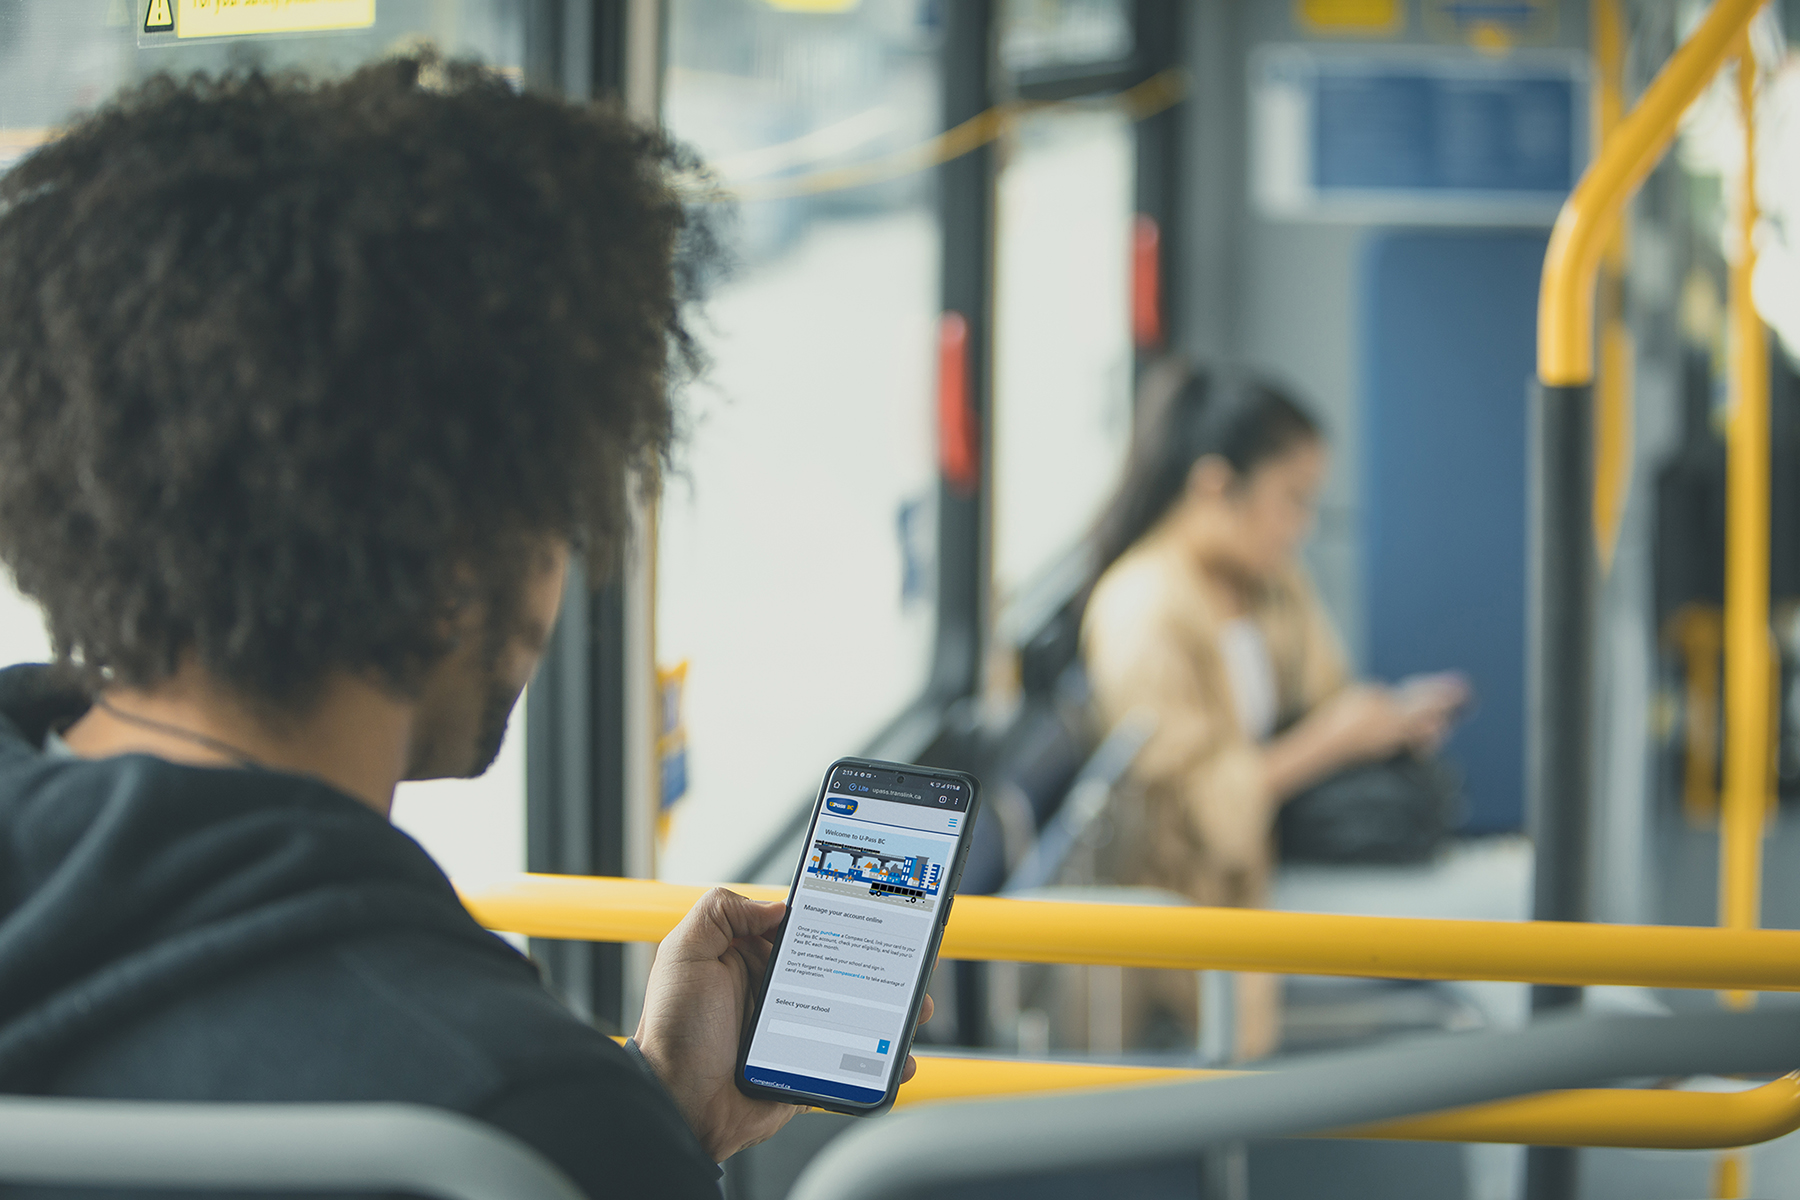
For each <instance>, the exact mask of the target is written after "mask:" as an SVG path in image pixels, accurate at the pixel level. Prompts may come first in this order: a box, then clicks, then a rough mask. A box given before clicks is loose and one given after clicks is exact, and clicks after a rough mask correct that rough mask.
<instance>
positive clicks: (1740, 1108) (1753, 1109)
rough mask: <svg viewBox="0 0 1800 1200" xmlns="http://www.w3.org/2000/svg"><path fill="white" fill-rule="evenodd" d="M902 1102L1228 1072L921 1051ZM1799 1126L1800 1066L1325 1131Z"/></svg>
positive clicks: (1643, 1138)
mask: <svg viewBox="0 0 1800 1200" xmlns="http://www.w3.org/2000/svg"><path fill="white" fill-rule="evenodd" d="M917 1057H918V1060H919V1073H918V1074H917V1075H915V1076H913V1078H912V1081H911V1082H910V1083H907V1084H905V1085H904V1086H903V1087H901V1089H900V1098H899V1100H898V1102H897V1103H899V1104H902V1105H905V1104H924V1103H928V1102H931V1101H938V1100H971V1099H977V1098H981V1097H993V1096H1011V1095H1018V1094H1020V1093H1023V1092H1049V1091H1073V1090H1077V1089H1086V1088H1100V1089H1104V1088H1115V1087H1132V1086H1139V1085H1142V1084H1146V1083H1175V1082H1180V1081H1183V1080H1190V1079H1204V1078H1207V1077H1222V1076H1225V1075H1231V1074H1235V1073H1236V1072H1231V1071H1192V1070H1179V1069H1175V1068H1167V1067H1118V1066H1105V1065H1099V1064H1089V1063H1056V1062H1027V1061H1015V1060H1010V1059H987V1058H955V1057H951V1056H948V1055H934V1054H920V1055H918V1056H917ZM1796 1129H1800V1073H1796V1074H1793V1075H1786V1076H1783V1077H1782V1078H1780V1079H1777V1080H1776V1081H1775V1082H1773V1083H1767V1084H1764V1085H1763V1086H1761V1087H1756V1088H1749V1089H1747V1090H1745V1091H1741V1092H1677V1091H1668V1090H1664V1089H1641V1088H1574V1089H1570V1090H1568V1091H1562V1092H1540V1093H1538V1094H1537V1095H1535V1096H1520V1097H1518V1098H1516V1099H1513V1100H1500V1101H1496V1102H1495V1103H1492V1104H1477V1105H1471V1106H1470V1107H1468V1108H1453V1109H1447V1110H1445V1111H1444V1112H1439V1113H1429V1114H1427V1115H1425V1116H1422V1117H1407V1118H1405V1119H1403V1120H1399V1121H1383V1122H1381V1123H1379V1124H1375V1125H1357V1126H1352V1127H1350V1128H1347V1129H1337V1130H1332V1131H1331V1132H1329V1133H1326V1134H1322V1135H1320V1136H1323V1137H1344V1138H1377V1139H1382V1140H1388V1141H1415V1142H1506V1143H1513V1144H1520V1145H1535V1146H1633V1147H1646V1148H1651V1149H1666V1150H1703V1149H1717V1148H1720V1147H1725V1146H1748V1145H1752V1144H1754V1143H1756V1142H1766V1141H1769V1140H1770V1139H1771V1138H1778V1137H1781V1136H1782V1135H1783V1134H1787V1133H1792V1132H1793V1131H1794V1130H1796Z"/></svg>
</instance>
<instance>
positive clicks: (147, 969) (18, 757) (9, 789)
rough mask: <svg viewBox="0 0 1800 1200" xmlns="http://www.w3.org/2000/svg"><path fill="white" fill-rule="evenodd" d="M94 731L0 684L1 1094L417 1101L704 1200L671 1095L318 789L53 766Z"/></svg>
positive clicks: (106, 763) (286, 781) (626, 1192)
mask: <svg viewBox="0 0 1800 1200" xmlns="http://www.w3.org/2000/svg"><path fill="white" fill-rule="evenodd" d="M86 707H87V700H86V699H84V698H83V697H82V696H80V695H79V694H77V693H74V692H71V691H69V690H66V689H59V688H57V687H56V686H54V685H53V683H52V681H51V676H50V675H49V673H48V672H47V671H46V669H45V668H42V667H36V666H21V667H12V668H9V669H6V670H4V671H0V1092H14V1093H29V1094H37V1095H57V1096H95V1097H113V1098H120V1099H162V1100H228V1101H229V1100H245V1101H258V1100H261V1101H283V1100H300V1101H307V1100H317V1101H362V1100H399V1101H411V1102H414V1103H419V1104H429V1105H434V1106H437V1107H440V1108H447V1109H452V1110H455V1111H458V1112H462V1113H467V1114H470V1115H472V1116H474V1117H477V1118H479V1119H481V1120H484V1121H487V1122H489V1123H490V1124H493V1125H496V1126H498V1127H500V1128H501V1129H504V1130H506V1131H508V1132H510V1133H512V1134H513V1135H515V1136H517V1137H518V1138H520V1139H521V1140H523V1141H525V1142H527V1143H529V1144H530V1145H533V1146H535V1147H536V1148H537V1149H538V1150H539V1151H541V1152H542V1153H543V1154H544V1155H545V1156H546V1157H548V1158H549V1159H550V1160H551V1161H553V1162H555V1163H556V1164H557V1165H558V1166H560V1167H561V1168H562V1169H563V1170H564V1171H566V1172H567V1173H568V1174H569V1176H570V1177H571V1178H572V1179H573V1180H574V1181H575V1182H576V1183H577V1184H579V1185H580V1186H581V1187H582V1188H584V1189H585V1190H586V1191H587V1192H588V1194H589V1195H591V1196H593V1197H595V1198H596V1200H604V1198H608V1197H615V1196H617V1197H637V1196H656V1197H696V1198H699V1197H704V1198H706V1200H717V1197H718V1194H719V1193H718V1185H717V1182H716V1179H717V1174H718V1172H717V1168H716V1167H714V1166H713V1164H712V1163H711V1162H710V1161H709V1160H708V1159H707V1158H706V1156H705V1154H704V1152H703V1151H702V1150H701V1148H700V1146H699V1143H698V1142H697V1141H696V1140H695V1138H694V1136H693V1134H692V1132H691V1131H690V1130H689V1129H688V1127H687V1125H686V1123H685V1122H684V1121H683V1120H682V1118H681V1115H680V1114H679V1112H677V1111H676V1109H675V1106H674V1104H673V1103H672V1102H671V1101H670V1100H669V1098H668V1095H667V1094H666V1093H665V1092H664V1091H663V1090H662V1089H661V1088H660V1087H659V1086H658V1085H657V1084H656V1083H655V1082H654V1081H653V1080H652V1079H651V1078H649V1077H648V1076H647V1075H646V1074H645V1073H644V1072H642V1071H641V1070H639V1068H638V1067H637V1065H636V1064H634V1063H633V1062H632V1060H631V1059H630V1058H629V1057H628V1056H627V1054H626V1053H625V1052H624V1051H623V1050H621V1049H620V1048H619V1047H618V1046H616V1045H615V1044H613V1042H612V1041H611V1040H609V1039H608V1038H605V1037H602V1036H601V1035H600V1034H599V1033H597V1032H596V1031H594V1030H593V1029H590V1028H589V1027H587V1026H586V1025H584V1024H582V1023H581V1022H579V1021H577V1020H576V1019H575V1018H574V1017H572V1016H570V1015H569V1013H568V1012H567V1011H566V1010H564V1009H563V1008H562V1007H561V1006H560V1005H558V1004H557V1002H556V1001H555V1000H554V999H553V998H552V997H551V996H550V995H549V993H548V992H546V991H545V990H544V989H543V987H542V986H541V985H540V983H539V980H538V976H537V972H536V970H535V969H534V968H533V967H532V965H531V964H530V962H529V961H527V960H526V959H525V958H523V957H522V956H521V955H519V954H518V953H517V952H516V951H514V950H513V949H512V947H510V946H509V945H507V944H506V943H505V942H504V941H502V940H500V939H499V938H497V937H495V936H494V935H492V934H490V933H488V932H487V931H486V930H483V929H482V928H480V927H479V926H478V925H476V924H475V922H474V921H473V920H472V919H471V918H470V917H469V914H468V913H467V911H465V910H464V908H463V906H462V904H461V903H460V902H459V901H458V900H457V897H456V893H455V891H454V890H452V888H451V886H450V883H449V881H448V880H447V879H445V877H444V874H443V872H442V871H440V870H439V869H438V867H437V864H435V863H434V862H432V860H431V858H430V856H429V855H427V854H426V853H425V851H424V850H423V849H421V848H420V847H419V845H418V843H416V842H414V841H413V840H412V839H411V838H409V837H407V836H406V835H405V834H404V833H402V832H400V831H399V830H397V829H395V828H394V827H393V826H392V825H390V824H388V822H386V821H385V820H383V819H382V818H381V817H380V816H378V815H377V814H376V813H374V812H373V811H371V810H370V809H368V808H367V807H365V806H364V805H362V804H360V803H358V802H357V801H355V800H353V799H351V798H350V797H348V796H346V795H344V794H343V793H341V792H338V791H336V790H335V789H333V788H331V787H329V786H327V785H326V784H324V783H322V782H319V781H317V780H313V779H307V778H303V777H300V776H295V775H287V774H282V773H279V772H275V771H264V770H256V769H220V768H204V767H190V766H180V765H177V764H174V763H169V762H165V761H163V760H161V759H158V758H152V757H150V756H147V755H141V754H130V755H123V756H120V757H117V758H109V759H100V760H86V759H76V758H67V757H57V756H52V755H46V754H45V753H43V751H42V746H43V743H44V737H45V734H46V732H47V731H49V730H50V729H52V728H57V727H61V726H62V725H64V724H65V723H66V722H68V721H70V720H73V719H74V718H76V717H78V716H80V715H81V713H82V712H83V711H85V709H86ZM0 1194H9V1195H10V1194H19V1193H8V1192H7V1189H6V1188H5V1186H4V1185H0ZM157 1195H159V1196H162V1197H165V1198H166V1197H167V1196H168V1193H166V1192H162V1193H157Z"/></svg>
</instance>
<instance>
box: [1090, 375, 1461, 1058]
mask: <svg viewBox="0 0 1800 1200" xmlns="http://www.w3.org/2000/svg"><path fill="white" fill-rule="evenodd" d="M1329 465H1330V456H1329V450H1328V447H1327V446H1326V442H1325V438H1324V436H1323V433H1322V431H1321V429H1320V427H1319V424H1318V422H1317V421H1316V420H1315V419H1314V418H1313V416H1312V415H1311V414H1310V413H1309V412H1307V410H1306V409H1305V408H1304V407H1303V406H1302V405H1301V404H1300V403H1299V402H1297V401H1296V400H1294V399H1293V398H1292V397H1290V396H1288V395H1287V394H1285V393H1284V392H1282V391H1280V390H1278V389H1277V388H1275V387H1273V386H1271V385H1269V384H1267V383H1264V382H1259V381H1245V382H1242V383H1239V384H1235V385H1230V386H1227V385H1223V384H1221V383H1219V382H1218V381H1216V380H1215V379H1213V378H1212V377H1209V376H1207V375H1205V374H1197V373H1194V372H1193V371H1191V370H1189V369H1187V368H1186V367H1185V366H1184V365H1181V364H1173V363H1171V364H1164V365H1163V367H1162V368H1160V369H1159V371H1157V372H1153V373H1152V375H1151V377H1150V379H1149V381H1147V387H1146V395H1145V399H1144V403H1143V405H1142V407H1141V409H1140V414H1139V420H1138V434H1137V437H1136V439H1135V442H1134V445H1133V448H1132V452H1131V456H1130V459H1129V460H1128V462H1127V465H1126V471H1125V477H1124V483H1123V485H1122V487H1121V488H1120V490H1119V493H1118V495H1117V496H1116V497H1115V498H1114V500H1113V502H1112V504H1111V506H1110V508H1109V509H1108V511H1107V513H1106V515H1105V516H1104V518H1103V519H1102V522H1101V524H1100V527H1099V529H1098V532H1097V535H1096V547H1095V561H1096V574H1097V576H1098V578H1097V582H1096V583H1095V585H1094V587H1093V591H1092V593H1091V595H1090V597H1089V599H1088V603H1087V609H1086V613H1085V616H1084V617H1083V620H1082V652H1083V656H1084V658H1085V661H1086V665H1087V670H1088V675H1089V678H1090V681H1091V683H1092V687H1093V697H1094V705H1095V709H1096V713H1097V716H1098V718H1099V721H1100V722H1101V728H1102V729H1110V728H1111V727H1112V726H1113V725H1114V724H1116V723H1117V722H1118V721H1119V720H1120V719H1121V718H1122V717H1124V716H1125V715H1126V714H1127V713H1129V712H1131V711H1132V710H1134V709H1144V710H1147V711H1148V712H1149V713H1150V714H1152V715H1153V716H1154V718H1155V721H1156V727H1155V732H1154V734H1153V735H1152V736H1151V737H1150V740H1149V741H1148V743H1147V744H1146V745H1145V746H1144V749H1143V751H1142V753H1141V754H1140V755H1139V756H1138V759H1137V761H1136V763H1135V764H1134V766H1133V769H1132V772H1131V786H1129V787H1127V788H1126V789H1124V794H1123V795H1122V796H1121V798H1120V801H1119V803H1118V805H1117V807H1116V809H1115V820H1114V828H1115V833H1114V837H1113V840H1112V842H1111V843H1110V844H1109V845H1108V846H1107V847H1106V849H1105V851H1104V854H1103V858H1102V860H1101V862H1100V864H1099V865H1100V870H1101V871H1102V873H1103V874H1104V875H1105V876H1106V877H1107V882H1111V883H1118V884H1129V885H1136V886H1150V887H1158V888H1164V889H1168V890H1170V891H1175V892H1179V893H1181V894H1182V895H1184V896H1186V897H1188V898H1189V899H1190V900H1192V901H1193V902H1194V903H1196V904H1208V905H1238V906H1257V905H1261V904H1263V903H1264V902H1265V901H1266V900H1267V896H1268V887H1269V877H1270V871H1271V867H1272V864H1273V847H1272V844H1271V843H1272V831H1273V826H1274V821H1275V815H1276V812H1277V810H1278V809H1279V808H1280V806H1281V804H1282V803H1283V802H1284V801H1285V800H1287V799H1289V798H1290V797H1292V796H1294V795H1296V794H1297V793H1299V792H1300V791H1302V790H1304V789H1305V788H1307V787H1309V786H1311V785H1312V784H1315V783H1317V782H1319V781H1321V780H1323V779H1325V778H1327V777H1328V776H1331V775H1333V774H1334V773H1336V772H1338V771H1341V770H1343V769H1345V768H1347V767H1350V766H1354V765H1356V764H1360V763H1365V762H1371V761H1378V760H1383V759H1387V758H1391V757H1393V756H1394V755H1396V754H1398V753H1401V752H1403V751H1408V750H1411V751H1413V752H1416V753H1421V754H1426V753H1430V752H1432V751H1433V750H1435V749H1436V748H1437V746H1438V744H1439V743H1440V742H1441V741H1442V740H1443V737H1444V735H1445V733H1446V732H1447V730H1448V728H1449V724H1450V721H1451V718H1452V716H1453V715H1454V713H1455V710H1456V709H1457V708H1458V707H1460V706H1461V705H1462V703H1463V702H1464V701H1465V700H1466V699H1467V687H1466V685H1465V684H1464V682H1463V681H1462V680H1461V679H1460V678H1459V677H1457V676H1454V675H1436V676H1426V677H1421V678H1419V679H1415V680H1412V681H1409V682H1408V683H1406V684H1404V685H1402V686H1401V687H1397V688H1391V687H1385V686H1382V685H1379V684H1369V683H1356V682H1353V681H1352V680H1351V679H1350V677H1349V674H1348V670H1347V667H1346V664H1345V661H1344V655H1343V651H1342V649H1341V647H1340V644H1339V640H1338V636H1337V633H1336V631H1335V630H1334V629H1333V628H1332V626H1331V622H1330V619H1329V618H1328V617H1327V616H1326V614H1325V611H1324V609H1323V607H1322V606H1321V605H1320V603H1319V598H1318V595H1317V593H1316V592H1315V590H1314V588H1313V586H1312V583H1311V581H1310V580H1309V579H1308V578H1307V575H1306V572H1305V569H1304V568H1303V567H1302V565H1301V563H1300V558H1299V551H1300V547H1301V545H1302V543H1303V542H1304V541H1305V540H1306V537H1307V535H1308V534H1309V533H1310V532H1311V529H1312V525H1313V520H1314V516H1315V513H1316V510H1317V507H1318V496H1319V491H1320V489H1321V487H1322V486H1323V484H1324V482H1325V477H1326V473H1327V470H1328V468H1329ZM1144 974H1146V973H1139V975H1144ZM1155 974H1156V975H1157V976H1161V977H1162V979H1161V981H1160V982H1158V981H1157V979H1156V978H1154V977H1152V978H1140V979H1139V980H1138V987H1137V988H1135V989H1134V991H1138V992H1141V993H1142V994H1138V995H1136V996H1134V998H1133V1000H1132V1001H1131V1002H1128V1004H1127V1013H1128V1021H1129V1022H1130V1023H1131V1024H1132V1025H1134V1026H1136V1029H1135V1030H1134V1032H1135V1034H1136V1037H1135V1038H1134V1039H1133V1040H1136V1041H1139V1042H1144V1041H1149V1042H1156V1041H1166V1040H1169V1039H1168V1037H1167V1035H1166V1034H1164V1035H1162V1036H1158V1032H1157V1029H1156V1027H1157V1026H1158V1025H1164V1026H1167V1025H1170V1024H1173V1026H1174V1027H1175V1028H1178V1029H1187V1028H1191V1019H1192V1018H1191V1014H1192V1012H1193V1011H1194V1008H1193V1004H1194V1001H1193V989H1192V983H1191V977H1188V978H1187V979H1186V980H1182V979H1178V978H1176V977H1175V976H1174V973H1168V972H1162V973H1155ZM1171 985H1172V987H1171ZM1163 993H1167V994H1163ZM1278 1002H1279V992H1278V980H1277V978H1276V977H1274V976H1253V975H1244V976H1240V986H1239V992H1238V1005H1237V1009H1238V1011H1237V1014H1236V1025H1237V1051H1238V1057H1240V1058H1254V1057H1260V1056H1261V1055H1263V1054H1266V1053H1268V1052H1270V1051H1272V1050H1273V1049H1274V1048H1275V1046H1276V1043H1277V1042H1278V1040H1279V1034H1280V1027H1279V1026H1280V1022H1279V1008H1278Z"/></svg>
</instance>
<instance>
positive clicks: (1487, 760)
mask: <svg viewBox="0 0 1800 1200" xmlns="http://www.w3.org/2000/svg"><path fill="white" fill-rule="evenodd" d="M1546 241H1547V238H1546V237H1545V235H1543V234H1541V233H1537V232H1529V233H1523V232H1521V233H1510V232H1509V233H1496V232H1483V233H1466V232H1456V233H1429V232H1396V233H1387V234H1380V235H1376V236H1374V237H1372V238H1371V239H1370V242H1369V245H1368V247H1367V253H1366V256H1365V258H1364V262H1363V287H1362V293H1363V294H1362V306H1361V309H1362V329H1361V332H1360V339H1361V347H1360V349H1361V359H1362V397H1361V411H1362V414H1363V443H1362V444H1363V463H1364V478H1363V503H1362V514H1363V517H1362V520H1363V529H1362V534H1363V547H1364V559H1363V562H1364V567H1363V580H1364V592H1365V601H1366V607H1365V610H1364V611H1365V612H1366V613H1367V614H1368V622H1369V629H1368V647H1369V669H1370V671H1371V672H1373V673H1374V674H1376V675H1378V676H1381V677H1384V678H1389V679H1398V678H1401V677H1403V676H1406V675H1410V674H1414V673H1417V672H1420V671H1435V670H1444V669H1450V668H1454V669H1458V670H1462V671H1464V672H1466V673H1467V674H1468V675H1469V676H1470V678H1471V679H1472V680H1473V681H1474V684H1475V690H1476V694H1477V707H1476V709H1475V711H1474V713H1473V715H1472V716H1471V718H1470V719H1469V720H1468V721H1467V722H1466V723H1465V724H1464V725H1463V726H1462V727H1461V728H1459V729H1458V730H1457V732H1456V734H1455V735H1454V737H1452V739H1451V741H1450V744H1449V746H1448V748H1447V750H1446V753H1447V754H1448V756H1449V757H1450V758H1451V759H1452V760H1453V761H1455V762H1456V764H1457V765H1458V766H1459V767H1460V768H1461V770H1462V772H1463V776H1464V781H1465V787H1466V793H1467V796H1468V799H1469V804H1470V812H1469V814H1468V821H1467V825H1466V828H1468V829H1469V830H1471V831H1473V832H1494V831H1500V830H1513V829H1520V828H1522V827H1523V825H1524V812H1525V809H1524V778H1525V769H1524V768H1525V728H1524V725H1525V722H1524V717H1525V550H1526V547H1525V523H1526V512H1525V489H1526V460H1525V437H1526V420H1527V396H1528V391H1527V389H1528V387H1529V384H1530V381H1531V379H1532V377H1533V375H1534V372H1535V361H1534V351H1535V347H1536V328H1535V325H1536V319H1537V294H1538V277H1539V272H1540V270H1541V268H1542V266H1543V260H1544V247H1545V244H1546Z"/></svg>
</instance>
